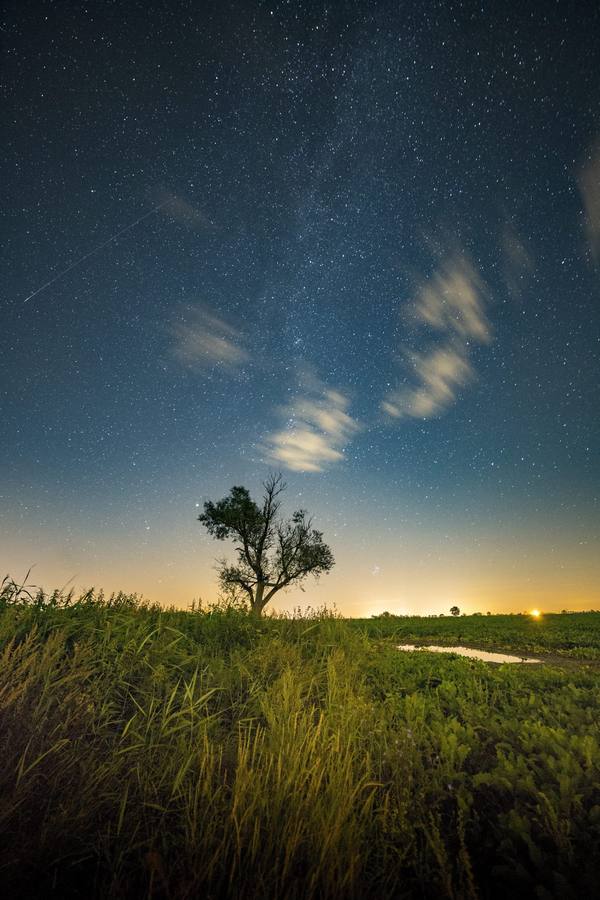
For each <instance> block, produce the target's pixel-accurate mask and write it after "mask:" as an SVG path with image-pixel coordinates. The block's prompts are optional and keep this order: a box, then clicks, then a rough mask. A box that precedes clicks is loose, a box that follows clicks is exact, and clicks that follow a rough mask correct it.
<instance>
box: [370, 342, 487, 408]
mask: <svg viewBox="0 0 600 900" xmlns="http://www.w3.org/2000/svg"><path fill="white" fill-rule="evenodd" d="M412 361H413V367H414V373H415V376H416V380H417V384H416V385H414V386H413V387H409V388H400V389H398V390H396V391H392V392H391V393H390V394H389V395H388V397H387V398H386V399H385V400H384V401H383V403H382V404H381V408H382V409H383V411H384V412H386V413H387V414H388V415H390V416H392V417H393V418H395V419H401V418H405V417H411V418H415V419H427V418H430V417H431V416H436V415H439V414H440V413H441V412H443V411H444V410H445V409H447V408H448V407H449V406H451V405H452V404H453V403H454V401H455V400H456V396H457V392H458V389H459V388H461V387H463V385H465V384H467V382H469V381H470V380H471V379H472V377H473V375H474V371H473V367H472V366H471V363H470V362H469V360H468V358H467V355H466V353H465V352H464V350H463V348H460V347H459V348H453V347H451V346H447V347H441V348H437V349H434V350H432V351H430V352H429V353H425V354H413V357H412Z"/></svg>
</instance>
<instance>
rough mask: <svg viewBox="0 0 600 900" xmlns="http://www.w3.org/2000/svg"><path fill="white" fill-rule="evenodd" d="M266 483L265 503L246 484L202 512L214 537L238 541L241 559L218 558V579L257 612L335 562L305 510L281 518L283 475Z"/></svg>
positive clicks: (327, 568)
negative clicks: (288, 517) (283, 518)
mask: <svg viewBox="0 0 600 900" xmlns="http://www.w3.org/2000/svg"><path fill="white" fill-rule="evenodd" d="M263 487H264V494H263V500H262V505H261V506H259V505H258V504H257V503H255V502H254V500H252V498H251V497H250V493H249V492H248V490H247V489H246V488H245V487H233V488H232V489H231V491H230V492H229V496H227V497H224V498H223V499H222V500H219V501H218V502H217V503H213V502H212V501H210V500H209V501H208V502H206V503H205V504H204V512H203V513H202V514H201V515H199V516H198V520H199V521H200V522H202V524H203V525H204V526H205V527H206V529H207V530H208V533H209V534H210V535H212V536H213V537H214V538H216V539H217V540H219V541H223V540H225V539H226V538H230V539H231V540H232V541H233V543H234V546H235V548H236V552H237V562H236V563H235V564H234V565H231V564H230V563H227V562H226V561H225V560H221V561H219V580H220V582H221V586H222V588H223V589H225V590H232V589H233V590H238V589H239V590H241V591H242V592H243V593H244V594H245V596H246V597H247V599H248V601H249V603H250V608H251V610H252V612H253V613H254V615H256V616H260V615H261V614H262V611H263V609H264V608H265V606H266V605H267V603H268V602H269V600H271V598H272V597H273V596H274V595H275V594H276V593H277V592H278V591H281V590H283V588H286V587H288V586H289V585H292V584H301V583H302V581H304V579H305V578H306V577H307V576H308V575H315V576H317V577H318V576H319V575H322V574H323V573H324V572H329V570H330V569H331V568H332V567H333V564H334V559H333V554H332V552H331V550H330V549H329V547H328V546H327V544H325V543H324V542H323V535H322V533H321V532H320V531H316V530H315V529H314V528H313V527H312V519H310V518H308V517H307V513H306V511H305V510H303V509H299V510H296V512H295V513H293V515H292V517H291V518H290V519H287V520H284V521H282V520H281V519H280V517H279V507H280V501H279V496H280V494H281V493H282V491H284V490H285V487H286V485H285V483H284V481H283V479H282V477H281V475H271V476H270V477H269V478H268V479H267V481H265V482H264V484H263Z"/></svg>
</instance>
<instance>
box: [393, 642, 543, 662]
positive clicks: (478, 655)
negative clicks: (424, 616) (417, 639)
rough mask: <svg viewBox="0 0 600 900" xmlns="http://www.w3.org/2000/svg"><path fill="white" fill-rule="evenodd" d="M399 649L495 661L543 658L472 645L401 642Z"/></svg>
mask: <svg viewBox="0 0 600 900" xmlns="http://www.w3.org/2000/svg"><path fill="white" fill-rule="evenodd" d="M397 649H398V650H427V651H428V652H429V653H456V654H457V655H458V656H468V657H469V659H482V660H483V661H484V662H495V663H539V662H541V659H531V658H530V657H528V656H509V655H508V654H507V653H490V651H489V650H473V648H472V647H430V646H427V647H419V646H417V645H416V644H400V645H399V646H398V648H397Z"/></svg>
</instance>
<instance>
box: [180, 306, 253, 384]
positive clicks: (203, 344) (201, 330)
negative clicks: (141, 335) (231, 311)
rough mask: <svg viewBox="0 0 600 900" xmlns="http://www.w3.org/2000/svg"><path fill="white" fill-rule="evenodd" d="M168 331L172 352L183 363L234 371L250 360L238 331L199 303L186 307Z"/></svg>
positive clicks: (195, 366) (196, 366)
mask: <svg viewBox="0 0 600 900" xmlns="http://www.w3.org/2000/svg"><path fill="white" fill-rule="evenodd" d="M170 331H171V336H172V337H173V338H174V344H173V348H172V350H173V354H174V355H175V356H176V357H177V359H178V360H179V361H180V362H181V363H183V364H184V365H186V366H191V367H193V368H207V367H215V366H220V367H221V368H223V369H229V370H234V369H237V368H238V367H239V366H241V365H242V364H243V363H244V362H246V360H248V359H249V354H248V353H247V352H246V350H245V349H244V348H243V347H242V346H241V342H242V337H241V335H240V333H239V331H237V329H235V328H234V327H233V326H232V325H229V324H228V323H227V322H225V321H224V320H223V319H220V318H219V317H218V316H215V315H213V313H211V312H209V311H208V310H207V309H205V308H204V307H202V306H197V307H193V308H188V309H186V310H185V311H184V313H182V315H181V316H180V321H178V322H175V323H174V324H173V325H172V326H171V329H170Z"/></svg>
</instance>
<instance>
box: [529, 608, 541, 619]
mask: <svg viewBox="0 0 600 900" xmlns="http://www.w3.org/2000/svg"><path fill="white" fill-rule="evenodd" d="M529 615H530V616H531V617H532V619H539V618H540V617H541V615H542V614H541V612H540V610H539V609H532V610H531V612H530V613H529Z"/></svg>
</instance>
